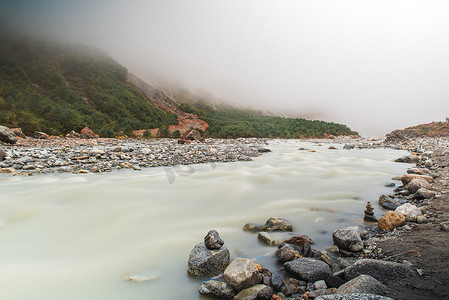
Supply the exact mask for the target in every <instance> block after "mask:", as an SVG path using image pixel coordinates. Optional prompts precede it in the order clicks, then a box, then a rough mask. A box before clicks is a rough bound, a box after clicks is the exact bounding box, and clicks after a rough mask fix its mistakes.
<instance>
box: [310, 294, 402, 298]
mask: <svg viewBox="0 0 449 300" xmlns="http://www.w3.org/2000/svg"><path fill="white" fill-rule="evenodd" d="M315 300H394V299H393V298H390V297H384V296H379V295H374V294H365V293H360V294H343V295H339V294H335V295H327V296H319V297H317V298H315Z"/></svg>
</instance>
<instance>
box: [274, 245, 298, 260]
mask: <svg viewBox="0 0 449 300" xmlns="http://www.w3.org/2000/svg"><path fill="white" fill-rule="evenodd" d="M300 250H301V249H299V247H298V246H296V245H291V244H283V245H281V246H280V247H279V249H278V250H276V252H275V253H274V255H275V256H276V258H277V260H278V261H279V262H281V263H284V262H287V261H290V260H294V259H296V258H298V257H301V256H302V255H301V251H300Z"/></svg>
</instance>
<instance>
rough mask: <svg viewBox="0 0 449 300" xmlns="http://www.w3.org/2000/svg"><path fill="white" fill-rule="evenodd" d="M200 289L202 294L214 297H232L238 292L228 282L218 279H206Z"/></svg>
mask: <svg viewBox="0 0 449 300" xmlns="http://www.w3.org/2000/svg"><path fill="white" fill-rule="evenodd" d="M198 291H199V293H200V294H201V295H204V296H209V297H214V298H232V297H234V296H235V294H236V291H235V290H234V289H233V288H232V287H231V286H230V285H228V284H227V283H226V282H222V281H217V280H208V281H204V282H203V283H202V284H201V286H200V287H199V289H198Z"/></svg>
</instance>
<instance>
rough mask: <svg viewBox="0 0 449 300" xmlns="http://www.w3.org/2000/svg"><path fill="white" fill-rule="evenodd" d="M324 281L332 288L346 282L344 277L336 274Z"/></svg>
mask: <svg viewBox="0 0 449 300" xmlns="http://www.w3.org/2000/svg"><path fill="white" fill-rule="evenodd" d="M324 281H325V282H326V285H327V286H328V287H330V288H338V287H340V286H341V285H342V284H344V283H345V282H344V281H343V279H341V278H340V277H338V276H335V275H331V276H329V277H327V278H326V279H325V280H324Z"/></svg>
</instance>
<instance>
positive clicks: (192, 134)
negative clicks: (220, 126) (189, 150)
mask: <svg viewBox="0 0 449 300" xmlns="http://www.w3.org/2000/svg"><path fill="white" fill-rule="evenodd" d="M182 139H185V140H190V141H199V140H201V133H200V132H199V131H198V130H195V129H192V130H187V131H186V132H185V133H184V135H183V136H182Z"/></svg>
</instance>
